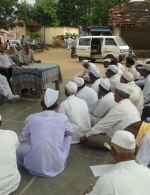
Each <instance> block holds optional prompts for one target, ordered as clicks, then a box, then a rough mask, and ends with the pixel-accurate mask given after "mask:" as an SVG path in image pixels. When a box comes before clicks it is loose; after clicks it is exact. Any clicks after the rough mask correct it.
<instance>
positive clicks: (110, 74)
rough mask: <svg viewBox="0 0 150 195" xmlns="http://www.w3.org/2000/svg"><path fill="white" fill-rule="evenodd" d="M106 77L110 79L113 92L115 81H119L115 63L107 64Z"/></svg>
mask: <svg viewBox="0 0 150 195" xmlns="http://www.w3.org/2000/svg"><path fill="white" fill-rule="evenodd" d="M107 78H108V79H109V81H110V85H111V91H112V92H114V91H115V88H116V85H117V83H120V75H119V74H118V67H117V66H116V65H109V66H108V69H107Z"/></svg>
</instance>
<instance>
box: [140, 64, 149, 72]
mask: <svg viewBox="0 0 150 195" xmlns="http://www.w3.org/2000/svg"><path fill="white" fill-rule="evenodd" d="M138 69H142V70H147V71H149V72H150V64H146V65H144V66H142V67H138Z"/></svg>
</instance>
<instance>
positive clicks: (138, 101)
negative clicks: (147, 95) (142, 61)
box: [127, 81, 144, 115]
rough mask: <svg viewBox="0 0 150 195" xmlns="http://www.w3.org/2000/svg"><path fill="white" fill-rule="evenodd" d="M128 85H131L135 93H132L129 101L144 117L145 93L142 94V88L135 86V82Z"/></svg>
mask: <svg viewBox="0 0 150 195" xmlns="http://www.w3.org/2000/svg"><path fill="white" fill-rule="evenodd" d="M127 85H129V86H130V88H131V89H132V90H133V93H131V95H130V98H129V99H130V100H131V102H132V103H133V104H134V105H135V106H136V108H137V110H138V111H139V113H140V115H142V113H143V108H144V97H143V92H142V90H141V88H140V87H138V86H137V85H135V82H134V81H131V82H129V83H127Z"/></svg>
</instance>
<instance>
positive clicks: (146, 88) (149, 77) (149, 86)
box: [143, 75, 150, 103]
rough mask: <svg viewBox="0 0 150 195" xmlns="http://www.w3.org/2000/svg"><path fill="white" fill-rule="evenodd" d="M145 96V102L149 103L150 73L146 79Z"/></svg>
mask: <svg viewBox="0 0 150 195" xmlns="http://www.w3.org/2000/svg"><path fill="white" fill-rule="evenodd" d="M143 96H144V102H145V103H149V102H150V100H149V99H150V97H149V96H150V75H148V76H147V77H146V79H145V85H144V89H143Z"/></svg>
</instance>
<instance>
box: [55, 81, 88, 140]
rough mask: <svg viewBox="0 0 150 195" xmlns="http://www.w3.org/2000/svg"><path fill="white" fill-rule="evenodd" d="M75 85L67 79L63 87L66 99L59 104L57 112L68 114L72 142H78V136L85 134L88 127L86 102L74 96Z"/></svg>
mask: <svg viewBox="0 0 150 195" xmlns="http://www.w3.org/2000/svg"><path fill="white" fill-rule="evenodd" d="M76 92H77V85H76V84H75V83H74V82H71V81H69V82H68V83H67V85H66V87H65V94H66V96H67V99H66V100H65V101H63V102H62V103H61V104H60V107H59V110H58V112H60V113H64V114H66V115H67V116H68V119H69V121H70V123H71V125H72V126H73V127H74V129H75V133H74V134H73V136H72V142H71V143H72V144H76V143H79V142H80V137H81V136H83V135H85V134H86V133H87V132H88V131H89V130H90V129H91V124H90V115H89V112H88V107H87V104H86V102H85V101H84V100H82V99H80V98H78V97H76V96H75V94H76Z"/></svg>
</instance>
